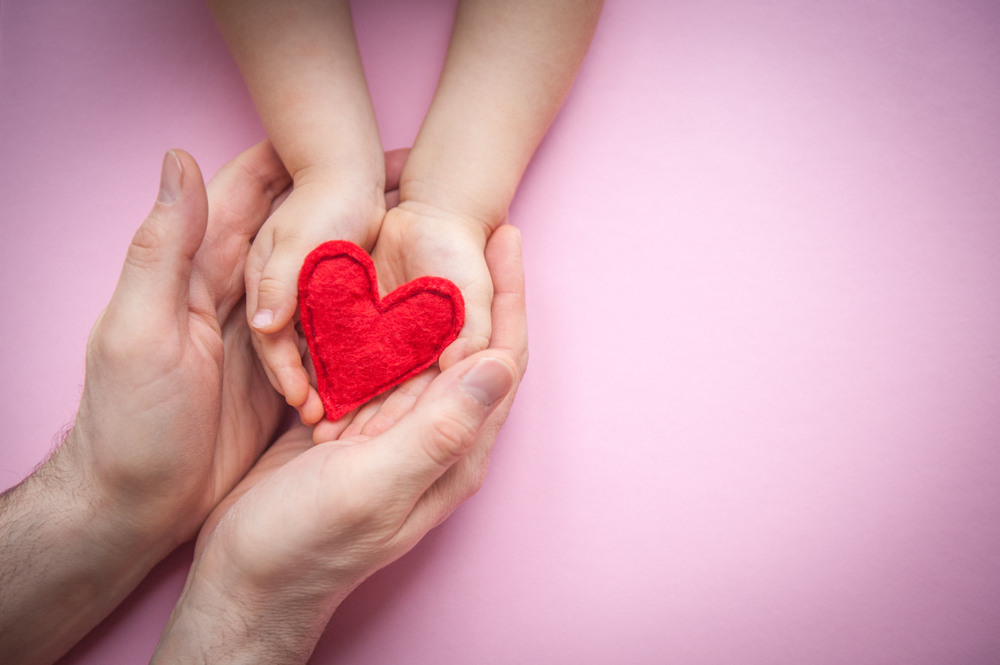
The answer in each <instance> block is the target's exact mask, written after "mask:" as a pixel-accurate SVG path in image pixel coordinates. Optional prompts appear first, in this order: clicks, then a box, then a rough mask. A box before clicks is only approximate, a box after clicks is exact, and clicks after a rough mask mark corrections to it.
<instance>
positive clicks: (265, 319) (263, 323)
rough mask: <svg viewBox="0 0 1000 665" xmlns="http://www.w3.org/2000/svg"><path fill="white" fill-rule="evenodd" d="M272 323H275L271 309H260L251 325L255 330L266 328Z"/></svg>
mask: <svg viewBox="0 0 1000 665" xmlns="http://www.w3.org/2000/svg"><path fill="white" fill-rule="evenodd" d="M272 321H274V312H272V311H271V310H269V309H258V310H257V313H256V314H254V315H253V320H252V321H251V322H250V325H252V326H253V327H254V328H266V327H267V326H269V325H271V322H272Z"/></svg>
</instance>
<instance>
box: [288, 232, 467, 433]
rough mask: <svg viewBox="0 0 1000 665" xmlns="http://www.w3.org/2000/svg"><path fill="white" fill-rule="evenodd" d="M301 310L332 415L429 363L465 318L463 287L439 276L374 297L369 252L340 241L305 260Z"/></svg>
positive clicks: (319, 381)
mask: <svg viewBox="0 0 1000 665" xmlns="http://www.w3.org/2000/svg"><path fill="white" fill-rule="evenodd" d="M299 308H300V311H301V314H302V329H303V332H304V333H305V336H306V342H307V343H308V344H309V353H310V354H312V360H313V365H314V366H315V368H316V383H317V388H318V391H319V396H320V399H321V400H322V401H323V408H324V410H325V411H326V417H327V418H329V419H330V420H337V419H338V418H341V417H342V416H344V415H345V414H346V413H348V412H349V411H351V410H352V409H354V408H355V407H358V406H361V405H362V404H364V403H365V402H367V401H368V400H370V399H371V398H373V397H375V396H376V395H378V394H379V393H382V392H384V391H386V390H388V389H389V388H392V387H393V386H395V385H398V384H400V383H402V382H403V381H405V380H406V379H408V378H410V377H411V376H414V375H416V374H419V373H420V372H422V371H423V370H425V369H427V368H428V367H430V366H431V365H432V364H433V363H434V362H436V361H437V359H438V357H439V356H440V355H441V352H442V351H444V350H445V348H447V346H448V345H449V344H451V343H452V342H453V341H455V339H456V338H457V337H458V333H459V332H460V331H461V330H462V324H463V323H464V322H465V301H464V300H463V299H462V293H461V291H459V289H458V287H457V286H455V285H454V284H453V283H452V282H450V281H448V280H447V279H444V278H442V277H419V278H417V279H415V280H413V281H411V282H407V283H406V284H404V285H402V286H401V287H399V288H398V289H396V290H395V291H393V292H392V293H390V294H389V295H387V296H386V297H385V298H379V295H378V281H377V279H376V275H375V264H374V263H372V260H371V257H370V256H368V253H367V252H365V250H363V249H362V248H361V247H358V246H357V245H355V244H354V243H351V242H347V241H344V240H333V241H330V242H326V243H323V244H322V245H320V246H319V247H317V248H316V249H314V250H313V251H312V252H310V254H309V256H307V257H306V260H305V263H303V265H302V270H301V271H300V272H299Z"/></svg>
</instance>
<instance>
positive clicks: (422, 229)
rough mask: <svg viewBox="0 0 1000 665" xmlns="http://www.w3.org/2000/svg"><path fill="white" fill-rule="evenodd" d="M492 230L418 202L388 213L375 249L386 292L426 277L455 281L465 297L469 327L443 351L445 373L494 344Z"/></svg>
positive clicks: (409, 203)
mask: <svg viewBox="0 0 1000 665" xmlns="http://www.w3.org/2000/svg"><path fill="white" fill-rule="evenodd" d="M490 233H491V229H490V228H489V227H488V226H487V225H485V224H482V223H479V222H477V221H475V220H472V219H469V218H466V217H463V216H461V215H458V214H455V213H451V212H448V211H445V210H443V209H441V208H439V207H435V206H432V205H428V204H425V203H421V202H416V201H412V200H408V201H404V202H402V203H401V204H400V205H399V206H398V207H396V208H393V209H391V210H389V211H388V213H386V216H385V220H384V221H383V222H382V229H381V231H380V232H379V236H378V241H377V242H376V243H375V249H374V250H373V251H372V259H373V260H374V262H375V270H376V272H377V273H378V278H379V287H380V288H381V289H382V293H383V295H385V293H388V292H390V291H392V290H393V289H395V288H397V287H399V286H401V285H402V284H405V283H406V282H409V281H411V280H413V279H416V278H417V277H422V276H424V275H434V276H437V277H444V278H446V279H449V280H451V281H452V282H454V283H455V285H456V286H458V288H459V289H461V291H462V296H463V297H464V299H465V325H464V326H463V327H462V332H461V334H460V335H459V337H458V339H457V340H455V341H454V342H453V343H452V344H451V345H450V346H449V347H448V348H447V349H445V350H444V353H442V354H441V359H440V361H439V364H440V366H441V371H445V370H447V369H448V368H449V367H451V366H452V365H454V364H455V363H457V362H459V361H461V360H463V359H465V358H467V357H469V356H470V355H472V354H473V353H477V352H479V351H482V350H483V349H485V348H486V347H487V346H489V343H490V334H491V332H492V324H491V319H490V306H491V305H492V303H493V281H492V278H491V277H490V271H489V268H487V266H486V257H485V254H484V252H485V250H486V241H487V240H488V239H489V236H490Z"/></svg>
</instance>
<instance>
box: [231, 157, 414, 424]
mask: <svg viewBox="0 0 1000 665" xmlns="http://www.w3.org/2000/svg"><path fill="white" fill-rule="evenodd" d="M396 181H397V182H398V176H397V178H396ZM382 189H383V185H382V183H381V182H379V183H377V184H373V185H372V186H371V187H370V188H368V187H360V188H355V189H354V190H353V191H352V192H351V193H350V194H347V195H345V194H344V193H343V192H344V189H343V188H341V187H337V186H331V185H330V184H329V182H328V181H324V180H323V179H314V180H309V181H305V182H300V181H299V179H298V178H297V180H296V185H295V188H294V189H293V190H292V192H291V194H289V196H288V198H287V199H286V200H285V201H284V203H282V204H281V206H280V207H279V208H278V209H277V210H276V211H275V212H274V214H273V215H271V217H270V218H269V219H268V220H267V222H265V223H264V226H263V227H261V229H260V232H259V233H258V234H257V237H256V238H255V239H254V241H253V246H252V247H251V249H250V255H249V256H248V258H247V265H246V288H247V315H248V317H249V319H250V325H251V328H252V330H253V342H254V347H255V348H256V350H257V354H258V356H259V357H260V359H261V364H263V366H264V369H265V371H266V372H267V376H268V378H269V379H270V380H271V384H272V385H273V386H274V388H275V390H277V391H278V392H280V393H281V394H282V395H284V396H285V400H286V401H287V402H288V404H290V405H291V406H293V407H295V408H296V409H298V410H299V414H300V415H301V417H302V420H303V422H305V423H306V424H314V423H316V422H317V421H319V420H320V418H322V417H323V404H322V402H320V399H319V394H318V393H317V392H316V389H315V388H313V387H312V386H311V385H310V381H309V374H308V373H307V372H306V370H305V368H304V367H303V363H302V357H303V354H304V353H305V340H304V339H303V338H302V336H301V334H300V332H299V331H298V330H296V324H297V317H296V309H297V305H298V278H299V270H300V269H301V268H302V262H303V261H304V260H305V258H306V255H307V254H309V252H311V251H312V250H313V249H315V248H316V247H317V246H318V245H320V244H322V243H324V242H326V241H328V240H334V239H342V240H349V241H351V242H354V243H356V244H358V245H360V246H362V247H364V248H365V249H368V250H370V249H371V246H372V244H373V243H374V242H375V238H376V236H377V234H378V228H379V222H380V221H381V220H382V218H383V216H384V215H385V199H384V197H383V192H382ZM358 192H360V195H359V194H358ZM376 192H377V196H376V195H375V194H376Z"/></svg>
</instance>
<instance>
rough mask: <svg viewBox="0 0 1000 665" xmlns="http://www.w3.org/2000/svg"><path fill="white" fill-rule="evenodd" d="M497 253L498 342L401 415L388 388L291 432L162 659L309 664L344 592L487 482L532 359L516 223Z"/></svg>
mask: <svg viewBox="0 0 1000 665" xmlns="http://www.w3.org/2000/svg"><path fill="white" fill-rule="evenodd" d="M487 261H488V263H489V266H490V270H491V274H492V275H493V283H494V290H495V293H496V297H495V298H494V301H493V311H492V315H493V318H494V321H495V323H496V325H495V326H494V333H493V337H492V338H491V340H490V348H489V349H488V350H486V351H483V352H480V353H478V354H475V355H474V356H472V357H470V358H467V359H465V360H463V361H462V362H460V363H457V364H456V365H454V366H453V367H451V368H449V369H448V370H446V371H444V372H440V370H438V369H431V370H427V371H426V372H424V373H423V374H421V375H420V376H418V377H415V378H414V379H412V380H411V381H410V382H409V383H410V384H411V385H410V386H408V388H406V389H403V390H402V391H399V390H398V391H397V392H396V393H394V395H395V394H399V393H400V392H405V391H406V390H408V391H409V392H410V393H411V394H413V395H415V394H417V393H419V397H416V398H415V404H413V406H412V408H410V406H409V405H408V404H405V403H401V404H400V408H399V409H398V410H396V411H395V413H396V415H397V417H398V418H399V419H398V420H393V419H392V418H390V417H389V412H390V411H391V410H390V409H386V408H385V406H386V404H387V403H388V399H386V401H385V403H383V404H382V406H381V407H380V408H379V410H378V412H377V413H381V414H382V415H383V417H382V419H377V418H375V417H365V416H364V415H363V414H364V412H365V409H362V410H360V411H359V413H358V417H356V418H355V419H354V420H353V421H352V422H351V423H350V424H349V425H347V426H345V427H344V428H343V429H342V431H340V432H339V434H338V436H337V438H335V439H333V440H330V441H327V442H324V443H322V444H320V445H315V446H314V445H313V443H312V437H311V434H310V431H309V428H307V427H305V426H298V427H295V428H293V429H292V430H291V431H289V432H288V433H287V434H285V435H284V436H283V437H281V438H280V439H279V440H278V441H277V442H276V443H275V444H274V445H273V446H272V447H271V448H270V449H269V450H268V451H267V452H266V453H265V454H264V455H263V456H262V457H261V459H260V460H259V462H258V463H257V464H256V465H255V466H254V468H253V469H251V471H250V472H249V473H248V474H247V476H246V477H245V478H244V480H243V481H242V482H241V483H240V484H239V485H238V486H237V487H236V488H235V490H234V491H233V492H232V493H230V495H229V496H228V497H227V498H226V499H225V500H224V501H223V502H222V503H220V504H219V506H218V507H217V508H216V510H215V511H214V512H213V513H212V515H211V516H210V517H209V518H208V520H207V521H206V523H205V526H204V528H203V529H202V531H201V534H200V535H199V539H198V543H197V546H196V553H195V562H194V564H193V566H192V568H191V571H190V574H189V576H188V580H187V584H186V585H185V588H184V592H183V593H182V595H181V599H180V601H179V602H178V605H177V607H175V609H174V612H173V614H172V615H171V618H170V621H169V623H168V625H167V628H166V630H165V631H164V634H163V636H162V637H161V641H160V645H159V646H158V648H157V651H156V653H155V654H154V657H153V660H152V662H154V663H158V662H188V661H191V660H194V659H197V658H205V659H207V660H211V661H212V662H220V663H225V662H240V663H256V662H260V663H264V662H267V663H304V662H306V660H308V658H309V655H310V654H311V653H312V650H313V648H314V647H315V644H316V641H317V640H318V639H319V637H320V635H321V634H322V631H323V629H324V628H325V626H326V624H327V622H328V621H329V619H330V616H331V615H332V614H333V612H334V611H335V609H336V607H337V606H338V605H339V604H340V602H341V601H342V600H343V599H344V598H345V597H346V596H347V595H348V594H349V593H350V592H351V591H352V590H353V589H354V588H356V587H357V585H358V584H360V583H361V582H362V581H363V580H364V579H365V578H366V577H368V576H369V575H370V574H371V573H372V572H374V571H375V570H377V569H379V568H381V567H383V566H385V565H387V564H388V563H390V562H392V561H393V560H395V559H396V558H398V557H399V556H401V555H402V554H404V553H405V552H406V551H408V550H409V549H410V548H412V547H413V546H414V545H415V544H416V543H417V542H418V541H419V540H420V539H421V538H422V537H423V536H424V535H425V534H426V533H427V531H428V530H430V529H431V528H433V527H434V526H436V525H438V524H440V523H441V522H442V521H443V520H444V519H445V518H446V517H447V516H448V515H449V514H450V513H451V512H452V511H453V510H454V509H455V507H457V506H458V505H459V504H460V503H461V502H463V501H464V500H465V499H467V498H468V497H469V496H471V495H472V494H473V493H475V492H476V490H478V488H479V487H480V486H481V485H482V482H483V480H484V478H485V473H486V467H487V466H488V460H489V454H490V449H491V447H492V444H493V441H494V440H495V438H496V435H497V432H498V431H499V429H500V426H501V425H502V424H503V421H504V419H505V418H506V416H507V413H508V411H509V409H510V405H511V403H512V401H513V399H514V395H515V393H516V390H517V385H518V383H519V382H520V378H521V376H523V373H524V370H525V368H526V365H527V326H526V322H525V310H524V277H523V270H522V268H521V258H520V236H519V234H518V232H517V230H516V229H514V228H513V227H510V226H504V227H501V228H500V229H498V230H497V231H496V232H495V233H494V234H493V237H492V238H491V240H490V244H489V245H488V247H487ZM477 372H478V374H477ZM477 376H478V377H479V378H478V380H476V379H474V378H473V377H477ZM477 381H478V386H479V387H478V388H477V387H474V386H473V387H470V384H476V383H477ZM359 421H362V422H359Z"/></svg>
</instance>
